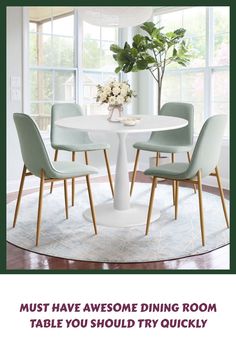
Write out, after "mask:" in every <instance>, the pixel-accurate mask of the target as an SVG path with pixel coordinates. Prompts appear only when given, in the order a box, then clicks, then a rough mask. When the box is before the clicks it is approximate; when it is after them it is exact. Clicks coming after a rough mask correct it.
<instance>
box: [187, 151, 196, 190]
mask: <svg viewBox="0 0 236 354" xmlns="http://www.w3.org/2000/svg"><path fill="white" fill-rule="evenodd" d="M187 157H188V162H189V163H190V161H191V157H190V153H189V151H188V152H187ZM193 189H194V193H196V192H197V191H196V186H195V184H194V183H193Z"/></svg>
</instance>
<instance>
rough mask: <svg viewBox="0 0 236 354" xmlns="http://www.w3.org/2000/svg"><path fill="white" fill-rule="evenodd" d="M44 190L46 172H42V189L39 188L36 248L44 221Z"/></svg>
mask: <svg viewBox="0 0 236 354" xmlns="http://www.w3.org/2000/svg"><path fill="white" fill-rule="evenodd" d="M43 190H44V171H43V170H41V173H40V188H39V202H38V217H37V230H36V246H38V245H39V237H40V227H41V219H42V205H43Z"/></svg>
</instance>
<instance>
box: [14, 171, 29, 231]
mask: <svg viewBox="0 0 236 354" xmlns="http://www.w3.org/2000/svg"><path fill="white" fill-rule="evenodd" d="M25 174H26V166H25V165H24V167H23V171H22V175H21V181H20V188H19V192H18V197H17V202H16V209H15V215H14V221H13V227H15V226H16V220H17V216H18V212H19V208H20V202H21V197H22V192H23V187H24V182H25Z"/></svg>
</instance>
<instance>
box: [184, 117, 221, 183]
mask: <svg viewBox="0 0 236 354" xmlns="http://www.w3.org/2000/svg"><path fill="white" fill-rule="evenodd" d="M226 122H227V116H226V115H223V114H220V115H215V116H212V117H210V118H208V119H207V120H206V122H205V123H204V125H203V127H202V129H201V132H200V134H199V137H198V139H197V143H196V145H195V148H194V151H193V155H192V159H191V162H190V165H189V168H188V170H187V172H186V174H187V177H186V178H193V177H194V176H196V174H197V172H198V171H199V170H201V173H202V177H204V176H208V175H209V174H210V173H211V172H214V169H215V167H216V166H217V164H218V161H219V157H220V151H221V143H222V139H223V136H224V131H225V126H226Z"/></svg>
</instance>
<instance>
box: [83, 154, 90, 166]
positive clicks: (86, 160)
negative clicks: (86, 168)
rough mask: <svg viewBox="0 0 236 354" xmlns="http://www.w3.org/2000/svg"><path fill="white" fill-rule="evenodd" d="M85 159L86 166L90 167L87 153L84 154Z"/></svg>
mask: <svg viewBox="0 0 236 354" xmlns="http://www.w3.org/2000/svg"><path fill="white" fill-rule="evenodd" d="M84 158H85V163H86V165H88V164H89V161H88V152H87V151H85V152H84Z"/></svg>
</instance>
